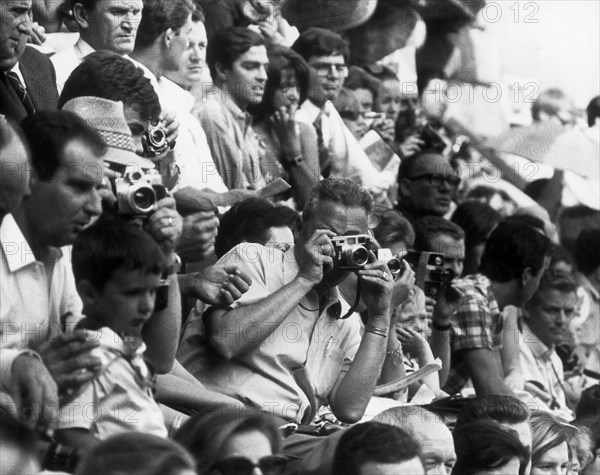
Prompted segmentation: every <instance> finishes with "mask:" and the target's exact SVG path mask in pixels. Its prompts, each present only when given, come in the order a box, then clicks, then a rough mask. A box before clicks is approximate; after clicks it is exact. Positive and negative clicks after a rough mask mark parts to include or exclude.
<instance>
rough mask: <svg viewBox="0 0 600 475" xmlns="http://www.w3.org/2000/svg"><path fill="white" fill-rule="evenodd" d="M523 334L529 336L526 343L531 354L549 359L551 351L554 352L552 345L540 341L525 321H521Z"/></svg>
mask: <svg viewBox="0 0 600 475" xmlns="http://www.w3.org/2000/svg"><path fill="white" fill-rule="evenodd" d="M523 334H525V335H529V336H530V338H528V339H527V342H526V343H527V346H528V347H529V349H530V350H531V353H533V356H535V357H536V358H538V359H540V360H544V361H550V357H551V356H552V353H554V345H552V346H551V347H550V348H548V347H547V346H546V345H544V344H543V343H542V341H541V340H540V339H539V338H538V337H537V336H535V334H534V333H533V332H532V331H531V328H529V326H527V323H525V322H523Z"/></svg>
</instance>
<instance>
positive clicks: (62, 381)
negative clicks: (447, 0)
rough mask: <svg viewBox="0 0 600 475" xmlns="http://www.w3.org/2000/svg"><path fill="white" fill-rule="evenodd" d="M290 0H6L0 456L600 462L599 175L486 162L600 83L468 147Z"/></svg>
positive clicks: (349, 466)
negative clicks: (592, 194) (528, 173)
mask: <svg viewBox="0 0 600 475" xmlns="http://www.w3.org/2000/svg"><path fill="white" fill-rule="evenodd" d="M291 3H293V2H286V1H285V0H283V1H276V0H271V1H252V0H249V1H240V0H236V1H231V2H214V1H209V0H125V1H122V0H119V1H117V0H67V1H45V2H44V1H41V0H2V2H1V3H0V14H1V16H0V25H1V27H2V30H1V32H0V70H1V73H0V126H1V128H0V165H1V172H2V174H1V176H0V220H1V222H0V242H1V244H2V261H1V264H0V265H1V267H0V286H1V301H0V325H1V326H0V338H1V339H0V352H1V353H0V355H1V358H0V409H1V424H0V473H2V474H4V473H7V474H8V473H40V472H41V471H42V470H44V471H45V472H44V473H52V472H69V473H78V474H92V473H115V474H117V473H131V474H136V473H139V474H149V473H156V474H193V473H198V474H223V475H229V474H237V475H251V474H256V473H263V474H269V475H275V474H287V473H289V474H317V473H320V474H328V473H330V474H363V475H365V474H386V473H394V474H407V475H408V474H451V473H452V474H455V475H463V474H478V475H481V474H489V475H491V474H511V475H516V474H519V475H522V474H532V475H539V474H570V475H576V474H592V473H598V471H599V470H600V384H599V383H600V381H599V380H600V251H599V249H600V247H599V246H598V243H599V242H600V211H599V210H598V209H597V208H598V207H597V206H596V207H594V204H593V201H594V199H593V198H592V199H587V197H586V196H584V195H585V194H586V190H588V189H590V188H588V187H591V188H593V187H594V186H597V184H598V177H597V176H596V177H594V176H591V177H590V176H587V177H586V176H583V175H581V174H578V173H577V172H574V171H573V170H575V169H574V168H573V167H571V168H569V166H565V168H564V169H563V168H561V166H559V165H557V164H556V163H554V162H552V165H553V166H554V167H550V165H549V163H544V161H543V160H540V161H539V163H537V162H536V167H537V166H538V165H539V167H542V169H544V170H546V168H544V167H545V166H548V167H550V168H549V170H550V171H549V172H548V173H546V174H545V175H544V174H542V175H539V177H538V176H537V175H536V177H537V179H535V180H531V179H526V178H525V177H523V176H520V177H516V178H515V177H514V176H509V175H511V173H512V174H514V173H516V172H515V170H517V168H518V167H515V163H517V162H516V161H515V160H517V159H516V158H515V155H518V153H517V152H514V150H512V151H509V152H508V157H509V158H508V160H507V156H505V155H503V153H504V152H507V149H508V148H510V147H507V146H506V144H507V143H509V142H511V147H513V149H514V148H515V147H517V145H518V146H519V147H521V148H535V147H541V148H543V149H544V153H545V152H546V148H549V147H550V145H551V144H552V143H554V142H555V141H556V140H559V141H560V140H562V138H560V137H561V136H563V135H567V136H569V137H571V135H568V134H572V133H577V134H579V135H573V136H572V137H575V138H574V139H572V138H571V140H575V141H577V140H579V141H580V142H577V144H578V145H580V144H581V143H583V142H584V143H585V144H586V147H587V144H588V142H587V141H591V143H595V147H596V148H595V150H598V131H599V130H600V97H595V98H593V99H592V100H591V101H590V103H589V105H588V107H587V109H586V111H585V113H584V114H582V113H581V111H576V110H575V108H574V105H573V103H572V101H571V99H570V98H569V97H568V95H567V94H565V93H564V92H563V91H562V90H560V89H558V88H551V89H548V90H545V91H542V92H540V94H539V96H538V97H537V98H536V100H535V101H534V102H533V104H532V108H531V116H532V125H530V126H526V127H520V128H519V127H515V128H513V129H511V130H508V131H502V132H503V133H502V134H500V133H499V134H498V137H481V136H478V135H477V134H476V133H474V132H473V131H470V130H468V129H466V128H465V127H463V126H461V124H460V123H459V122H458V121H457V120H456V119H449V117H448V115H447V114H446V109H447V105H448V104H447V103H445V100H444V97H443V94H442V95H441V96H439V97H437V99H436V100H434V101H432V100H427V98H428V97H429V98H431V97H432V96H431V91H433V90H436V88H439V87H440V84H443V83H444V82H445V81H446V80H447V79H448V78H447V77H444V75H443V74H442V73H441V72H439V71H428V72H427V71H426V72H423V70H422V69H421V70H420V71H419V77H418V78H417V82H416V84H415V88H414V90H413V89H412V88H406V87H405V85H404V84H403V81H402V77H403V71H402V65H401V64H402V63H401V62H400V64H399V63H398V62H394V61H392V60H391V59H390V58H392V59H393V58H395V57H396V58H397V57H400V58H402V57H403V55H404V54H405V52H403V50H402V48H398V51H397V52H396V53H397V54H396V56H394V55H393V54H392V55H389V56H387V57H386V58H387V60H386V59H385V58H382V57H373V58H372V61H357V60H356V58H357V55H356V54H355V52H354V50H359V49H361V48H362V49H363V50H364V47H363V46H364V45H360V46H358V45H356V44H353V43H352V38H353V37H354V36H353V35H352V34H344V32H343V31H341V30H343V29H340V28H337V29H336V28H333V29H328V28H323V27H320V26H319V27H316V26H312V25H310V24H308V25H304V24H303V25H299V27H298V28H296V26H295V24H294V22H293V21H292V15H291V14H290V13H289V12H290V11H293V9H292V8H291V7H290V6H289V4H291ZM382 3H385V2H382ZM286 4H287V5H286ZM376 4H377V2H370V1H369V2H367V1H364V2H354V3H353V5H354V6H353V8H355V10H353V11H355V12H356V15H358V14H359V13H358V12H360V11H361V9H363V8H364V9H370V8H371V7H373V8H375V5H376ZM306 5H308V3H307V4H306ZM286 7H287V10H286ZM417 11H418V9H416V7H415V11H414V12H413V13H412V15H416V16H417V17H418V13H416V12H417ZM286 12H287V13H288V15H286ZM370 13H371V14H372V13H373V12H372V10H371V12H370ZM305 23H306V22H305ZM309 23H310V22H309ZM413 26H414V25H413ZM430 33H431V34H432V35H433V30H432V31H431V32H430V31H428V34H430ZM363 56H364V55H363ZM417 85H418V89H417ZM428 91H429V92H428ZM446 102H448V101H446ZM583 115H585V116H586V117H585V118H586V119H587V123H585V124H584V123H583V122H582V117H583ZM499 132H500V131H499ZM557 137H559V138H558V139H557ZM494 141H495V142H494ZM501 142H502V143H501ZM534 142H535V144H534ZM494 143H495V144H500V145H498V146H497V147H492V146H491V145H490V144H494ZM515 144H516V145H515ZM503 147H504V148H503ZM544 147H545V148H544ZM569 150H570V153H571V154H572V155H570V156H569V157H568V160H567V162H569V161H570V162H573V163H583V162H585V160H584V159H583V157H582V156H580V155H578V154H579V153H583V150H584V147H583V146H581V147H573V148H570V149H569ZM586 150H587V149H586ZM536 151H537V149H536ZM540 153H541V152H540ZM511 157H512V158H511ZM599 158H600V157H598V156H597V155H596V156H595V157H593V159H594V160H593V163H591V165H589V166H590V167H591V169H592V170H597V168H598V163H597V162H598V160H599ZM511 160H512V161H511ZM586 160H587V158H586ZM518 163H521V166H522V162H518ZM586 163H587V162H586ZM586 166H588V165H586ZM594 167H595V168H594ZM525 170H526V168H525ZM538 171H539V169H538V168H536V173H537V172H538ZM500 177H502V179H500ZM567 185H569V186H570V187H571V188H570V189H571V191H570V192H569V193H570V194H569V196H568V197H567V198H565V196H567V193H566V192H565V191H564V189H566V187H567Z"/></svg>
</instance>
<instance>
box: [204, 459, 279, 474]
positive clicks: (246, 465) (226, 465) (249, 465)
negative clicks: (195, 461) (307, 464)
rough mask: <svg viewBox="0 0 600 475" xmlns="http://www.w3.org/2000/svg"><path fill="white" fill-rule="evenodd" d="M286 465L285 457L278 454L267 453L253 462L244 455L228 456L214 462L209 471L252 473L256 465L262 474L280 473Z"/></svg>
mask: <svg viewBox="0 0 600 475" xmlns="http://www.w3.org/2000/svg"><path fill="white" fill-rule="evenodd" d="M286 465H287V459H286V458H285V457H282V456H279V455H269V456H267V457H263V458H261V459H260V460H259V461H258V463H254V462H252V461H251V460H249V459H247V458H246V457H230V458H226V459H225V460H221V461H220V462H217V463H215V464H214V465H213V466H212V467H211V469H210V471H209V473H211V474H220V475H252V472H253V471H254V469H255V468H256V467H258V468H260V470H261V472H262V473H263V475H281V474H282V473H283V471H284V470H285V467H286Z"/></svg>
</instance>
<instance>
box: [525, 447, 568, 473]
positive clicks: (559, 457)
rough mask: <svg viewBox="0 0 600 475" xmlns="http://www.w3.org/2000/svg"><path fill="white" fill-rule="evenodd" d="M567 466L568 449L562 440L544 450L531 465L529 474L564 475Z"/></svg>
mask: <svg viewBox="0 0 600 475" xmlns="http://www.w3.org/2000/svg"><path fill="white" fill-rule="evenodd" d="M568 468H569V449H568V447H567V443H566V442H563V443H562V444H560V445H557V446H556V447H552V448H551V449H549V450H548V451H546V452H545V453H544V454H543V455H542V456H541V457H540V459H539V460H538V461H537V462H536V463H535V464H534V465H533V466H532V467H531V475H566V473H567V469H568Z"/></svg>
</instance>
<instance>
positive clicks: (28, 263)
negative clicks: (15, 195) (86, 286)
mask: <svg viewBox="0 0 600 475" xmlns="http://www.w3.org/2000/svg"><path fill="white" fill-rule="evenodd" d="M0 242H1V244H2V262H1V263H0V283H1V284H2V285H0V297H1V298H0V351H1V357H0V381H1V383H2V386H3V387H4V389H6V390H8V389H9V388H10V384H11V381H12V378H11V368H12V364H13V361H14V359H15V358H16V357H17V355H18V354H19V353H20V351H21V350H23V349H25V348H27V347H28V345H29V343H34V342H37V343H39V342H41V341H45V340H47V339H50V338H53V337H54V338H56V337H57V336H58V335H59V334H60V333H62V327H61V318H62V317H64V316H67V315H72V316H73V319H75V320H76V319H79V318H80V317H81V310H82V304H81V300H80V298H79V295H78V294H77V290H76V287H75V279H74V277H73V272H72V270H71V262H70V261H71V260H70V258H69V256H70V252H71V248H70V247H65V248H62V249H56V248H49V249H48V250H47V252H46V253H44V256H43V257H42V260H37V259H36V258H35V256H34V255H33V251H32V250H31V247H30V246H29V243H28V242H27V240H26V239H25V236H23V233H22V231H21V229H20V228H19V225H18V224H17V223H16V221H15V219H14V217H13V216H12V215H11V214H7V215H6V216H5V217H4V219H3V220H2V224H1V225H0Z"/></svg>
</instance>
